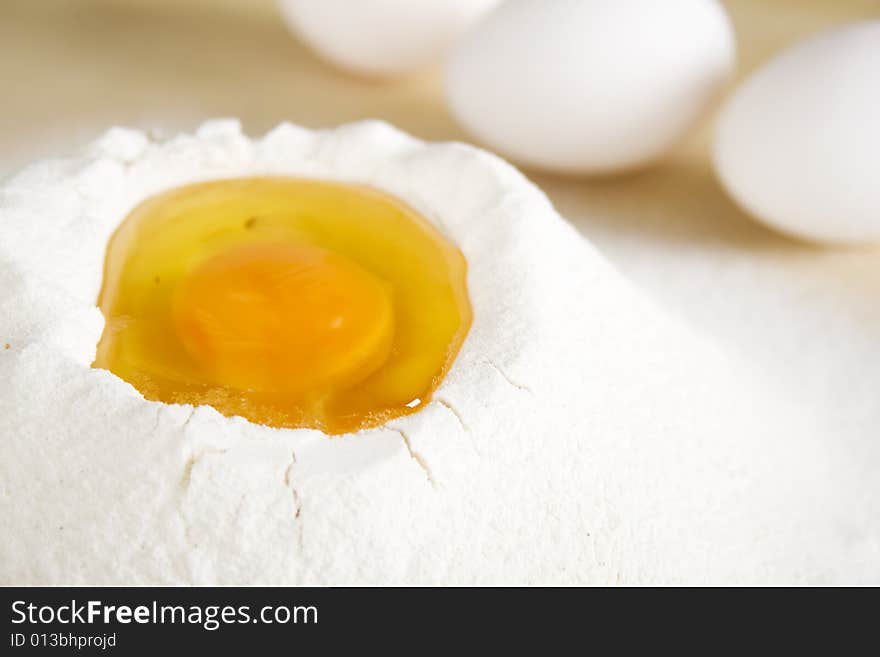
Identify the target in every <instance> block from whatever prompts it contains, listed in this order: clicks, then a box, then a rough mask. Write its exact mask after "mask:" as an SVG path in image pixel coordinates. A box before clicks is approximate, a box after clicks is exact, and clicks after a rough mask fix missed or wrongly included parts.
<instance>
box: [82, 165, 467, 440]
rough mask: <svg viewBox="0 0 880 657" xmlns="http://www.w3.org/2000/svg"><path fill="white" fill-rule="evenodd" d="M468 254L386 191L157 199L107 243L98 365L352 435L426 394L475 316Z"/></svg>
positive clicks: (239, 188) (228, 186) (253, 192)
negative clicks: (469, 290)
mask: <svg viewBox="0 0 880 657" xmlns="http://www.w3.org/2000/svg"><path fill="white" fill-rule="evenodd" d="M465 278H466V263H465V261H464V257H463V256H462V254H461V253H460V251H459V250H458V249H457V248H455V247H454V246H453V245H451V244H450V243H449V242H448V241H447V240H446V239H445V238H444V237H443V236H442V235H441V234H440V233H439V232H438V231H437V230H436V229H435V228H434V227H433V226H432V225H431V224H430V223H429V222H427V221H426V220H425V219H424V218H423V217H421V216H419V215H418V214H417V213H416V212H415V211H414V210H412V209H411V208H409V207H408V206H406V205H404V204H403V203H401V202H400V201H398V200H396V199H394V198H392V197H390V196H387V195H385V194H382V193H380V192H378V191H375V190H372V189H369V188H366V187H358V186H353V185H343V184H337V183H330V182H322V181H310V180H298V179H285V178H253V179H235V180H222V181H215V182H209V183H201V184H196V185H190V186H187V187H183V188H179V189H175V190H171V191H169V192H165V193H163V194H160V195H158V196H156V197H153V198H151V199H148V200H147V201H145V202H144V203H142V204H141V205H140V206H138V207H137V208H136V209H135V210H134V211H133V212H132V213H131V214H130V215H129V217H127V218H126V220H125V221H124V222H123V223H122V224H121V225H120V227H119V228H118V229H117V231H116V233H115V234H114V235H113V237H112V239H111V241H110V244H109V246H108V250H107V259H106V263H105V271H104V283H103V287H102V290H101V294H100V298H99V300H98V305H99V306H100V308H101V311H102V312H103V314H104V317H105V320H106V324H105V328H104V333H103V335H102V337H101V340H100V342H99V344H98V349H97V356H96V359H95V363H94V366H95V367H100V368H104V369H108V370H110V371H111V372H113V373H114V374H116V375H117V376H119V377H121V378H122V379H124V380H126V381H128V382H129V383H131V384H132V385H134V386H135V388H137V389H138V390H139V391H140V392H141V394H143V395H144V397H146V398H147V399H152V400H157V401H163V402H168V403H188V404H195V405H198V404H208V405H211V406H213V407H214V408H216V409H217V410H218V411H220V412H221V413H223V414H225V415H229V416H232V415H240V416H243V417H245V418H247V419H249V420H251V421H253V422H257V423H260V424H265V425H269V426H275V427H308V428H315V429H321V430H323V431H325V432H327V433H344V432H350V431H356V430H359V429H364V428H369V427H373V426H377V425H379V424H382V423H383V422H386V421H388V420H390V419H393V418H394V417H399V416H401V415H404V414H407V413H412V412H415V411H417V410H418V409H419V408H420V407H421V406H423V405H424V404H425V403H427V402H428V401H429V400H430V397H431V392H432V391H433V390H434V388H436V386H437V385H438V384H439V383H440V381H441V380H442V379H443V377H444V375H445V373H446V372H447V371H448V369H449V367H450V366H451V364H452V362H453V360H454V359H455V356H456V354H457V352H458V350H459V348H460V346H461V344H462V342H463V341H464V338H465V336H466V334H467V331H468V329H469V327H470V322H471V309H470V304H469V301H468V296H467V289H466V282H465Z"/></svg>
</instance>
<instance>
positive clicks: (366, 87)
mask: <svg viewBox="0 0 880 657" xmlns="http://www.w3.org/2000/svg"><path fill="white" fill-rule="evenodd" d="M725 4H726V6H727V7H728V9H729V11H730V13H731V16H732V18H733V21H734V24H735V27H736V30H737V36H738V40H739V47H740V67H739V73H740V76H742V75H745V74H746V73H748V72H749V71H751V70H753V69H754V68H755V67H756V66H758V65H759V64H760V63H761V62H764V61H766V60H767V58H768V57H769V56H771V55H772V54H773V53H775V52H778V51H779V50H780V48H782V47H784V46H785V45H787V44H789V43H792V42H794V41H796V40H798V39H800V38H803V37H804V36H806V35H809V34H811V33H813V32H815V31H817V30H819V29H821V28H823V27H825V26H829V25H834V24H840V23H842V22H845V21H848V20H853V19H858V18H864V17H868V16H873V17H880V0H871V1H865V0H858V1H857V0H853V1H848V2H844V1H835V0H801V1H798V0H763V1H762V0H729V1H728V2H725ZM0 82H2V89H3V90H4V93H3V99H2V102H0V175H2V174H4V173H9V172H10V171H12V170H13V169H15V168H16V167H18V166H20V165H22V164H23V163H25V162H27V161H28V160H32V159H36V158H40V157H44V156H48V155H53V154H61V153H67V152H69V151H70V150H71V149H72V148H74V147H75V146H77V145H79V144H81V143H84V142H85V141H87V140H89V139H90V138H92V137H94V136H95V135H97V134H99V133H100V132H102V131H103V130H104V129H105V128H106V127H108V126H109V125H113V124H124V125H134V126H142V127H157V126H158V127H161V128H163V129H165V130H167V131H168V132H174V131H177V130H180V129H191V128H192V127H193V126H195V125H196V124H197V123H198V122H199V121H200V120H201V119H203V118H206V117H215V116H237V117H240V118H241V119H242V120H243V123H244V126H245V129H246V130H247V131H248V132H249V133H251V134H260V133H262V132H263V131H265V130H267V129H268V128H270V127H272V126H273V125H275V124H276V123H278V122H279V121H281V120H288V121H293V122H296V123H300V124H303V125H306V126H330V125H334V124H338V123H341V122H345V121H349V120H353V119H359V118H365V117H375V118H382V119H385V120H388V121H390V122H392V123H394V124H396V125H397V126H399V127H401V128H403V129H404V130H407V131H409V132H411V133H413V134H415V135H418V136H420V137H424V138H427V139H438V140H449V139H456V140H468V139H469V138H468V136H467V135H465V134H464V133H462V131H461V130H460V128H459V127H458V126H457V125H456V124H455V122H454V121H453V119H452V117H451V116H450V114H449V113H448V112H447V110H446V108H445V106H444V103H443V100H442V94H441V84H440V74H439V72H438V71H429V72H427V73H425V74H424V75H421V76H419V77H416V78H413V79H408V80H405V81H402V82H385V83H376V82H368V81H364V80H360V79H357V78H354V77H351V76H348V75H345V74H342V73H339V72H338V71H336V70H333V69H332V68H330V67H328V66H326V65H325V64H324V63H322V62H320V61H318V60H317V59H315V58H314V57H313V56H312V55H311V54H310V53H309V52H307V51H306V50H305V49H304V48H303V47H302V46H301V45H300V44H298V43H297V41H296V40H295V39H294V38H293V37H291V36H290V34H289V33H288V32H287V31H286V30H285V28H284V27H283V25H282V24H281V22H280V20H279V19H278V17H277V15H276V13H275V10H274V6H273V4H272V2H270V1H269V0H237V1H236V0H186V1H182V0H125V1H123V0H116V1H113V0H2V2H0ZM709 124H710V121H707V122H706V124H705V125H704V126H702V128H700V129H699V130H696V131H695V132H694V133H693V134H692V135H691V137H690V138H689V139H688V140H687V142H686V143H684V144H683V145H682V146H681V148H679V149H678V150H677V151H676V152H675V153H674V154H673V155H672V156H671V157H670V158H669V160H668V161H667V162H666V163H665V164H663V165H662V166H659V167H657V168H655V169H652V170H650V171H646V172H644V173H640V174H635V175H630V176H627V177H622V178H608V179H602V180H586V179H577V178H569V179H566V178H560V177H553V176H547V175H543V174H537V173H532V172H527V173H528V174H529V176H530V177H531V178H532V179H533V180H534V181H535V182H536V183H537V184H538V185H540V186H541V187H542V188H543V189H544V190H545V191H546V192H547V193H548V194H549V195H550V197H551V199H552V200H553V201H554V203H555V204H556V206H557V207H558V208H559V210H560V211H561V212H562V214H563V215H565V216H566V217H567V218H568V219H569V220H570V221H571V222H572V223H574V224H575V226H576V227H577V228H578V229H579V230H580V231H581V233H582V234H583V235H584V236H585V237H586V238H588V239H589V240H591V241H592V242H593V243H594V244H596V245H597V247H598V248H599V249H600V250H601V251H602V252H603V253H604V254H605V255H606V256H607V257H608V258H609V259H610V260H611V261H612V262H613V263H614V265H615V266H616V267H617V268H618V269H620V270H621V271H622V272H623V273H624V274H625V275H626V276H628V277H629V278H630V279H631V280H632V281H633V282H634V283H635V284H636V285H637V286H638V287H640V288H642V289H643V290H644V291H645V292H646V293H647V294H648V295H650V296H652V297H653V298H654V299H656V301H657V303H658V304H661V305H663V306H665V307H667V308H668V309H670V310H671V311H672V312H673V313H676V314H678V315H679V316H681V317H682V318H684V320H685V321H687V322H688V323H690V324H692V325H694V326H696V327H698V328H699V329H700V330H702V331H704V332H706V333H708V334H710V335H713V336H715V337H716V338H717V339H718V341H720V342H721V343H722V344H723V345H725V347H726V348H727V349H729V350H731V351H735V352H737V353H739V354H740V355H741V356H742V357H743V358H746V359H748V360H750V361H752V362H753V363H754V364H755V366H756V367H759V368H762V369H763V370H764V371H766V373H767V376H768V377H773V378H775V379H777V380H778V381H779V383H780V384H781V386H782V387H783V389H784V390H786V394H789V395H790V396H791V398H792V399H794V400H795V401H796V402H797V403H800V404H802V405H803V408H804V412H805V413H810V414H812V415H814V416H815V421H816V422H819V423H825V424H827V427H828V437H829V438H828V441H829V458H835V459H844V460H846V461H847V462H852V463H857V464H859V467H860V468H861V472H863V474H864V477H865V479H864V481H863V483H864V484H865V486H866V489H865V490H871V488H870V486H871V483H870V482H871V481H872V480H873V481H876V480H877V475H878V474H880V394H878V391H880V303H878V299H880V250H878V249H877V248H865V249H848V250H845V249H836V250H829V249H821V248H818V247H814V246H810V245H807V244H803V243H798V242H796V241H793V240H791V239H787V238H785V237H781V236H779V235H777V234H774V233H773V232H771V231H769V230H767V229H765V228H763V227H761V226H759V225H758V224H756V223H755V222H753V221H752V220H750V219H749V218H748V217H746V216H745V215H744V214H743V213H741V212H740V211H739V210H737V209H736V208H735V207H734V206H733V205H732V204H731V202H730V201H729V200H728V199H727V198H726V197H725V196H724V194H723V193H722V192H721V190H720V189H719V187H718V185H717V183H716V182H715V179H714V177H713V174H712V171H711V168H710V166H709V160H708V144H709V135H710V131H709V129H708V128H709ZM584 302H585V303H589V300H588V299H585V300H584ZM874 489H876V485H874ZM868 497H869V498H870V499H866V504H868V505H869V507H870V505H873V512H880V508H877V505H878V504H880V495H873V497H871V496H868ZM871 510H872V509H870V508H866V512H868V511H871ZM878 549H880V548H878Z"/></svg>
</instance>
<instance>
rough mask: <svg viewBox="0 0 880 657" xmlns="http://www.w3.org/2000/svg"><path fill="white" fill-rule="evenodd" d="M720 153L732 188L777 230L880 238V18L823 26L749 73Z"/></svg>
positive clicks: (718, 144)
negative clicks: (819, 31)
mask: <svg viewBox="0 0 880 657" xmlns="http://www.w3.org/2000/svg"><path fill="white" fill-rule="evenodd" d="M714 158H715V168H716V170H717V172H718V177H719V178H720V180H721V182H722V184H723V185H724V187H725V188H726V189H727V191H728V192H729V193H730V194H731V196H733V198H734V199H735V200H736V201H737V202H738V203H739V204H740V205H741V206H742V207H743V208H744V209H745V210H746V211H748V212H750V213H751V214H753V215H754V216H755V217H757V218H758V219H760V220H762V221H764V222H766V223H767V224H769V225H771V226H774V227H776V228H778V229H779V230H782V231H784V232H787V233H791V234H793V235H796V236H799V237H803V238H807V239H812V240H818V241H829V242H850V243H857V242H863V241H876V240H880V21H871V22H864V23H857V24H853V25H849V26H846V27H843V28H837V29H834V30H832V31H829V32H824V33H822V34H820V35H819V36H816V37H814V38H812V39H809V40H807V41H804V42H803V43H800V44H797V45H795V46H794V47H792V48H790V49H789V50H787V51H785V52H783V53H782V54H781V55H779V56H778V57H776V58H775V59H774V60H772V61H771V62H770V63H769V64H767V65H766V66H764V67H763V68H761V69H760V70H759V71H758V72H757V73H755V74H754V75H753V76H752V77H750V78H749V79H748V80H746V82H745V83H744V84H743V85H742V86H741V87H740V88H739V89H738V90H737V91H736V93H735V94H734V96H733V97H732V98H731V99H730V100H729V101H728V102H727V104H726V105H725V107H724V108H723V110H722V113H721V116H720V117H719V121H718V124H717V128H716V138H715V148H714Z"/></svg>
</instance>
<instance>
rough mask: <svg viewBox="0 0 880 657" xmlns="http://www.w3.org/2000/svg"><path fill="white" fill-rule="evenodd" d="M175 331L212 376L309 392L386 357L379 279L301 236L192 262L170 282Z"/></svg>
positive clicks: (354, 376) (348, 379)
mask: <svg viewBox="0 0 880 657" xmlns="http://www.w3.org/2000/svg"><path fill="white" fill-rule="evenodd" d="M172 308H173V311H172V312H173V319H174V327H175V330H176V332H177V334H178V336H179V337H180V340H181V342H182V343H183V345H184V346H185V347H186V350H187V351H188V352H189V354H190V355H191V356H192V357H193V359H194V360H195V361H196V362H198V363H199V364H201V365H202V366H203V368H204V370H205V371H206V372H209V373H211V376H212V378H213V379H214V382H215V383H218V384H221V385H227V386H231V387H235V388H240V389H242V390H261V391H275V392H284V393H288V394H291V395H301V394H304V393H306V392H309V391H311V392H312V393H313V394H315V395H319V394H320V393H321V392H324V391H326V390H328V389H330V388H331V387H333V386H350V385H353V384H355V383H358V382H360V381H362V380H363V379H365V378H366V377H367V376H368V375H370V374H371V373H373V372H374V371H375V370H376V369H377V368H378V367H379V366H381V365H382V363H383V362H384V361H385V360H386V358H387V357H388V352H389V350H390V348H391V338H392V336H393V334H394V324H393V313H392V304H391V293H390V290H389V288H388V286H387V285H385V284H383V283H382V281H380V280H379V279H377V278H376V277H375V276H373V275H372V274H370V273H369V272H367V271H364V270H363V269H362V268H360V267H358V266H357V265H356V264H354V263H353V262H351V261H349V260H347V259H346V258H344V257H342V256H339V255H336V254H333V253H331V252H329V251H327V250H324V249H321V248H319V247H315V246H309V245H284V244H280V245H279V244H255V245H251V246H245V247H238V248H235V249H231V250H229V251H226V252H224V253H221V254H219V255H217V256H214V257H213V258H211V259H209V260H207V261H206V262H204V263H203V264H201V265H200V266H199V267H198V268H196V270H195V271H194V272H192V273H191V274H189V275H188V276H187V277H186V278H185V279H184V280H183V281H182V283H181V284H180V286H179V287H178V288H177V292H176V294H175V296H174V300H173V306H172Z"/></svg>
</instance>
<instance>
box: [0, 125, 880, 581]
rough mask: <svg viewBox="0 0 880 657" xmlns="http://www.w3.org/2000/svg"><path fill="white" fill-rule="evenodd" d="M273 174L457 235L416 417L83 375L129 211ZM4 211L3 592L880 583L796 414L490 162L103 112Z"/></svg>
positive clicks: (22, 180)
mask: <svg viewBox="0 0 880 657" xmlns="http://www.w3.org/2000/svg"><path fill="white" fill-rule="evenodd" d="M260 174H273V175H293V176H309V177H319V178H329V179H337V180H347V181H353V182H359V183H366V184H371V185H374V186H375V187H377V188H381V189H384V190H386V191H388V192H390V193H392V194H395V195H397V196H399V197H400V198H402V199H404V200H405V201H407V202H408V203H410V204H411V205H412V206H414V207H415V208H416V209H418V210H420V211H421V212H422V213H423V214H425V216H427V217H428V218H429V219H431V220H433V221H435V222H436V224H437V225H438V226H439V227H440V228H441V229H442V230H443V231H444V232H445V233H446V235H447V236H448V237H449V238H451V239H452V240H453V241H454V242H455V243H457V244H458V245H459V247H460V248H461V249H462V251H463V252H464V254H465V256H466V257H467V260H468V262H469V266H470V272H469V278H468V285H469V290H470V295H471V301H472V303H473V306H474V313H475V319H474V324H473V328H472V329H471V333H470V335H469V337H468V339H467V341H466V343H465V345H464V347H463V349H462V351H461V353H460V355H459V357H458V359H457V361H456V363H455V365H454V366H453V368H452V370H451V372H450V374H449V375H448V377H447V378H446V380H445V381H444V383H443V384H442V386H441V387H440V388H439V390H438V393H437V395H436V396H435V400H434V402H432V403H431V404H430V405H429V406H428V407H427V408H426V409H424V410H423V411H421V412H419V413H417V414H415V415H412V416H408V417H406V418H404V419H401V420H396V421H394V422H393V423H392V424H391V425H390V426H387V427H383V428H379V429H375V430H370V431H365V432H363V433H360V434H357V435H351V436H343V437H338V438H332V439H330V438H327V437H326V436H324V435H322V434H320V433H318V432H315V431H310V430H277V429H270V428H266V427H261V426H257V425H254V424H251V423H249V422H246V421H244V420H241V419H228V418H225V417H222V416H221V415H219V414H218V413H217V412H215V411H214V410H213V409H211V408H208V407H200V408H198V409H195V410H194V409H193V408H192V407H189V406H171V405H165V404H161V403H157V402H147V401H145V400H144V399H143V398H142V397H141V396H140V395H139V394H138V392H137V391H136V390H135V389H134V388H132V387H131V386H130V385H128V384H127V383H125V382H123V381H122V380H120V379H118V378H116V377H115V376H113V375H111V374H109V373H108V372H105V371H102V370H94V369H91V368H90V367H89V365H90V363H91V362H92V359H93V357H94V352H95V346H96V344H97V342H98V339H99V337H100V335H101V329H102V326H103V319H102V317H101V314H100V312H99V311H98V310H97V308H96V307H95V301H96V299H97V295H98V291H99V288H100V284H101V276H102V266H103V259H104V254H105V248H106V245H107V241H108V239H109V237H110V235H111V233H112V232H113V230H114V228H115V227H116V226H117V225H118V223H119V222H120V221H121V220H122V219H123V218H124V217H125V216H126V214H127V213H128V212H129V210H131V209H132V208H133V207H134V206H135V205H136V204H137V203H138V202H139V201H141V200H143V199H144V198H145V197H147V196H149V195H151V194H154V193H156V192H158V191H160V190H163V189H167V188H169V187H175V186H179V185H183V184H186V183H190V182H194V181H198V180H206V179H214V178H220V177H231V176H252V175H260ZM0 225H2V233H0V346H4V345H5V344H8V348H5V349H0V377H2V380H3V381H4V382H5V386H4V394H3V395H2V396H0V514H2V518H3V531H2V533H0V583H2V584H12V583H16V584H57V583H70V584H111V583H112V584H142V583H143V584H146V583H160V584H173V583H202V584H218V583H242V584H243V583H261V584H295V583H313V584H344V583H347V584H364V583H374V584H386V583H460V584H469V583H495V584H519V583H536V584H537V583H540V584H551V583H597V584H598V583H656V582H661V583H676V582H690V583H701V582H711V583H731V582H757V583H765V582H791V583H794V582H849V581H865V580H867V579H877V578H878V577H880V565H878V564H877V563H876V562H875V561H874V560H872V559H871V558H870V557H871V549H872V547H871V546H872V543H873V542H875V541H876V540H877V537H878V535H880V533H878V531H877V529H878V528H877V527H876V526H875V527H867V528H866V527H865V526H864V525H863V524H860V525H859V526H858V527H854V525H853V523H854V519H855V518H857V517H858V516H857V511H855V510H851V507H850V503H851V500H849V499H847V498H844V497H843V496H841V495H838V494H837V493H836V491H837V490H839V488H840V486H839V485H840V484H841V483H842V482H844V481H845V478H846V474H847V473H846V472H845V471H841V470H840V469H839V468H835V467H834V466H833V464H831V463H827V462H826V459H825V458H824V454H823V452H822V449H821V442H820V441H819V440H818V439H817V436H816V435H814V433H813V429H812V428H811V427H810V426H809V425H808V422H807V419H806V418H802V416H801V414H799V413H798V412H797V410H796V409H795V408H792V407H790V406H789V405H788V404H787V403H786V401H785V399H784V398H783V397H782V396H780V395H779V394H777V392H776V391H774V390H771V389H768V387H767V386H765V385H763V384H762V383H761V382H760V380H758V378H757V377H755V376H752V374H751V373H750V372H748V371H745V370H744V369H743V368H741V367H739V366H738V365H737V364H736V363H734V362H731V361H730V360H729V359H728V358H726V357H725V356H724V354H722V353H721V352H720V351H719V350H717V349H716V348H715V347H714V345H713V344H711V343H709V342H708V341H706V340H705V339H703V338H701V337H700V336H698V335H696V334H694V333H693V332H692V331H690V330H688V329H687V328H685V327H683V326H681V325H678V324H676V323H675V322H673V321H672V320H670V319H668V318H667V317H666V316H664V314H663V313H661V312H660V311H659V310H658V309H657V308H655V307H653V306H652V305H651V304H650V303H648V302H647V301H646V300H644V299H643V298H642V297H640V296H639V295H638V294H636V293H635V292H634V291H633V290H632V289H631V288H630V287H629V285H628V284H627V283H626V282H625V281H624V280H623V279H622V278H621V277H620V275H619V274H617V273H616V272H615V271H614V270H613V269H612V268H611V267H610V266H609V265H608V264H607V263H606V262H605V261H604V260H603V259H602V258H601V257H600V256H599V255H598V254H597V253H596V252H595V251H594V250H593V249H592V248H591V247H590V246H589V245H588V244H586V243H585V242H584V241H583V240H582V239H581V238H580V237H579V236H578V235H577V234H576V233H575V232H574V230H572V229H571V228H570V227H569V226H568V225H567V224H566V223H565V222H564V221H563V220H561V219H560V218H559V216H558V215H557V214H556V213H555V211H554V210H553V209H552V207H551V206H550V204H549V203H548V201H547V200H546V198H545V197H544V196H543V194H541V193H540V192H539V191H538V190H537V189H536V188H534V187H533V186H532V185H530V184H529V183H528V182H527V181H526V180H525V179H524V178H523V177H522V176H521V175H520V174H519V173H517V172H516V171H515V170H514V169H512V168H511V167H510V166H508V165H506V164H504V163H503V162H501V161H500V160H498V159H496V158H494V157H492V156H491V155H488V154H486V153H484V152H481V151H478V150H475V149H473V148H469V147H466V146H462V145H426V144H424V143H422V142H419V141H416V140H414V139H411V138H409V137H407V136H406V135H403V134H401V133H400V132H397V131H395V130H394V129H392V128H390V127H389V126H387V125H384V124H380V123H363V124H356V125H350V126H345V127H342V128H340V129H337V130H333V131H327V132H310V131H307V130H303V129H300V128H296V127H293V126H290V125H282V126H280V127H279V128H277V129H276V130H274V131H273V132H271V133H270V134H268V135H267V136H266V137H264V138H263V139H260V140H257V141H254V142H252V141H250V140H249V139H248V138H246V137H244V136H242V135H241V133H240V131H239V130H238V127H237V125H236V124H234V123H232V122H213V123H209V124H206V125H205V126H203V127H202V129H200V130H199V132H198V133H197V134H196V135H195V136H184V137H179V138H177V139H175V140H173V141H170V142H168V143H164V144H155V143H151V142H150V141H149V140H148V139H147V138H146V137H144V136H143V135H142V134H140V133H137V132H131V131H125V130H118V129H117V130H112V131H110V132H109V133H108V134H107V135H106V136H105V137H104V138H102V139H101V140H100V141H99V142H98V143H97V144H95V145H94V146H93V147H92V148H91V149H89V150H88V152H87V153H85V154H83V155H81V156H80V157H78V158H75V159H70V160H60V161H52V162H47V163H42V164H38V165H35V166H32V167H30V168H28V169H27V170H25V171H24V172H22V173H21V174H19V175H18V176H16V177H15V178H12V179H11V180H9V181H7V182H6V184H5V185H4V186H2V188H0ZM878 524H880V523H878ZM856 530H857V531H856Z"/></svg>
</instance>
